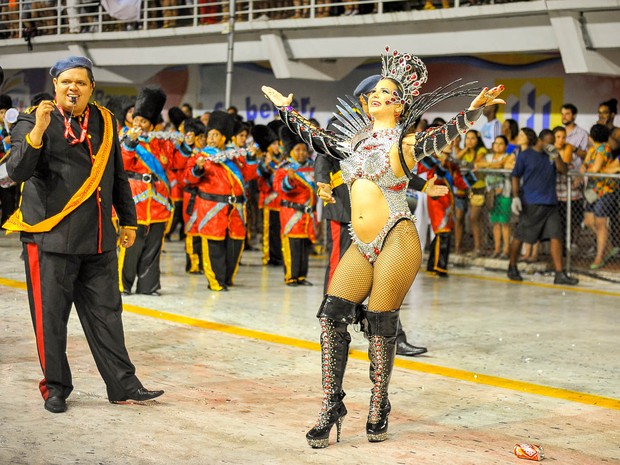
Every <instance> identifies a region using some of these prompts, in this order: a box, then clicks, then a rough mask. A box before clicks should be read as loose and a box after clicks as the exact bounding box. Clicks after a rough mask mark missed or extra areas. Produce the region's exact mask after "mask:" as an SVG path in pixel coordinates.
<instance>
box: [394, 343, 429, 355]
mask: <svg viewBox="0 0 620 465" xmlns="http://www.w3.org/2000/svg"><path fill="white" fill-rule="evenodd" d="M426 352H428V349H427V348H426V347H416V346H414V345H413V344H409V343H408V342H407V340H406V339H405V340H396V355H405V356H407V357H415V356H416V355H422V354H425V353H426Z"/></svg>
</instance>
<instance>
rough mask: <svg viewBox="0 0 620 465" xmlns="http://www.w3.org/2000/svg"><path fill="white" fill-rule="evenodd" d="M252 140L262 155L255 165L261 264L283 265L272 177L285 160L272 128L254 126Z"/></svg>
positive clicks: (276, 200)
mask: <svg viewBox="0 0 620 465" xmlns="http://www.w3.org/2000/svg"><path fill="white" fill-rule="evenodd" d="M252 137H253V138H254V142H255V143H256V144H258V148H259V149H260V151H261V154H260V155H262V157H261V161H260V162H259V164H258V174H259V177H258V193H259V197H258V208H260V209H261V210H262V211H263V238H262V242H263V265H273V266H282V263H283V260H282V240H281V239H280V196H279V195H278V192H277V191H276V190H275V189H274V188H273V175H274V174H275V172H276V171H277V170H278V168H279V167H280V165H281V164H282V163H284V162H285V160H284V159H283V158H282V155H281V153H280V139H279V137H278V135H277V134H276V133H275V132H274V131H273V129H271V127H269V126H264V125H262V124H257V125H256V126H254V128H253V129H252Z"/></svg>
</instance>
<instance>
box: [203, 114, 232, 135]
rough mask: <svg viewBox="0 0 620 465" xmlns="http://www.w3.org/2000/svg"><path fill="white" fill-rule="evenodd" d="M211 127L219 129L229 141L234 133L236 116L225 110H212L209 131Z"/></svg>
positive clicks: (208, 124) (208, 125)
mask: <svg viewBox="0 0 620 465" xmlns="http://www.w3.org/2000/svg"><path fill="white" fill-rule="evenodd" d="M211 129H217V130H218V131H220V132H221V133H222V135H223V136H224V137H226V141H227V142H228V141H229V140H230V139H231V137H232V136H233V135H234V130H235V117H234V116H232V115H230V114H228V113H226V112H225V111H219V110H216V111H214V112H211V116H209V122H208V123H207V133H208V132H209V131H210V130H211Z"/></svg>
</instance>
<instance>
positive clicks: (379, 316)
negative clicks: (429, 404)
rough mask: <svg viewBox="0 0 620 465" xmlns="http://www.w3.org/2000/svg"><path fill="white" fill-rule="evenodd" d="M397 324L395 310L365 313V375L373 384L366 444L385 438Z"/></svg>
mask: <svg viewBox="0 0 620 465" xmlns="http://www.w3.org/2000/svg"><path fill="white" fill-rule="evenodd" d="M398 324H399V311H398V310H395V311H393V312H370V311H367V312H366V331H365V332H366V336H367V337H368V358H369V359H370V370H369V375H370V381H372V383H373V387H372V390H371V395H370V408H369V410H368V421H367V422H366V437H367V438H368V441H369V442H382V441H385V440H386V439H387V437H388V417H389V416H390V412H391V410H392V406H391V404H390V400H389V399H388V386H389V383H390V378H391V377H392V369H393V368H394V357H395V355H396V335H397V334H398Z"/></svg>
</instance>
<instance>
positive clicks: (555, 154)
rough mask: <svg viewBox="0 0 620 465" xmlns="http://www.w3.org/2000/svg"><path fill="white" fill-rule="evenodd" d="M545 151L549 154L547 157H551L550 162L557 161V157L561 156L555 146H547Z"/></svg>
mask: <svg viewBox="0 0 620 465" xmlns="http://www.w3.org/2000/svg"><path fill="white" fill-rule="evenodd" d="M544 150H545V152H546V153H547V155H549V160H551V161H553V160H555V159H556V158H557V157H559V156H560V152H559V151H558V149H557V148H556V146H555V145H553V144H547V145H546V146H545V148H544Z"/></svg>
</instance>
